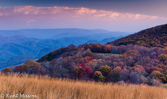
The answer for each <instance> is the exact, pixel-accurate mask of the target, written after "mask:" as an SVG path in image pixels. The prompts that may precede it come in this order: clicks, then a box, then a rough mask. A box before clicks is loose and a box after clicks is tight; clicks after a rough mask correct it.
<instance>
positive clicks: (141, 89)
mask: <svg viewBox="0 0 167 99" xmlns="http://www.w3.org/2000/svg"><path fill="white" fill-rule="evenodd" d="M0 99H167V90H166V89H165V88H158V87H147V86H137V85H116V84H109V83H108V84H104V83H95V82H84V81H73V80H67V79H66V80H62V79H51V78H47V77H37V76H26V75H24V76H18V75H3V74H0Z"/></svg>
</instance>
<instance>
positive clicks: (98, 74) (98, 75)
mask: <svg viewBox="0 0 167 99" xmlns="http://www.w3.org/2000/svg"><path fill="white" fill-rule="evenodd" d="M93 78H94V80H95V81H97V82H99V81H104V80H105V77H104V76H103V74H102V73H101V72H100V71H96V72H95V73H94V75H93Z"/></svg>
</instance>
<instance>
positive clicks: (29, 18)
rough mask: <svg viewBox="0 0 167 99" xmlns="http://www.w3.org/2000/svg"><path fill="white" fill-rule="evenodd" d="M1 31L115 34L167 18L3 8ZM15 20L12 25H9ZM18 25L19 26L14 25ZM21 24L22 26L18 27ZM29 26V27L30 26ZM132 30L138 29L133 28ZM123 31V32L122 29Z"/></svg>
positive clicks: (82, 10) (65, 9)
mask: <svg viewBox="0 0 167 99" xmlns="http://www.w3.org/2000/svg"><path fill="white" fill-rule="evenodd" d="M0 21H2V23H0V26H1V29H3V27H2V26H4V24H5V26H4V29H10V28H11V27H12V26H8V25H13V28H32V27H33V28H61V27H62V28H63V27H67V28H71V27H74V28H102V29H107V30H113V31H135V29H142V28H146V27H150V26H154V25H158V24H163V23H164V22H166V21H167V18H164V17H158V16H149V15H143V14H132V13H119V12H114V11H105V10H96V9H89V8H83V7H82V8H72V7H57V6H55V7H34V6H18V7H13V8H3V7H1V8H0ZM11 21H12V24H9V22H11ZM14 24H16V25H14ZM18 24H20V25H18ZM27 24H28V25H27ZM132 27H136V28H135V29H133V28H132ZM118 29H121V30H118Z"/></svg>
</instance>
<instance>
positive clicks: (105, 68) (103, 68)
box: [98, 65, 111, 77]
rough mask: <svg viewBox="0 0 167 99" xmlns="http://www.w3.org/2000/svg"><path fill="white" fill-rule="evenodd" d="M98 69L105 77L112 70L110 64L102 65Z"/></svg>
mask: <svg viewBox="0 0 167 99" xmlns="http://www.w3.org/2000/svg"><path fill="white" fill-rule="evenodd" d="M98 71H100V72H101V73H102V74H103V75H104V76H105V77H106V76H107V75H108V74H109V73H110V72H111V67H110V66H107V65H106V66H101V67H100V68H99V69H98Z"/></svg>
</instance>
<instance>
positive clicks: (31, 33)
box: [0, 28, 123, 68]
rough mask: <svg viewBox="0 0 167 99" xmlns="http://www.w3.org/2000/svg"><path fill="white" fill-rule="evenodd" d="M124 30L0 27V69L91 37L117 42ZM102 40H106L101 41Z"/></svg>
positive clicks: (98, 41) (85, 41)
mask: <svg viewBox="0 0 167 99" xmlns="http://www.w3.org/2000/svg"><path fill="white" fill-rule="evenodd" d="M118 34H119V35H122V36H123V33H122V32H110V31H106V30H100V29H94V30H93V29H92V30H91V29H76V28H71V29H70V28H69V29H23V30H0V40H1V42H0V66H1V67H0V68H3V67H7V66H13V65H18V64H21V63H23V62H25V61H28V60H34V59H38V58H40V57H42V56H44V55H46V54H48V53H50V52H52V51H54V50H56V49H59V48H62V47H66V46H69V45H71V44H74V45H75V46H79V45H81V44H84V43H87V42H88V41H90V40H95V41H97V43H104V42H106V40H105V41H102V40H103V39H106V38H109V37H111V38H114V39H110V41H113V40H115V39H118V38H119V37H118ZM101 41H102V42H101Z"/></svg>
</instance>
